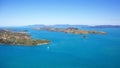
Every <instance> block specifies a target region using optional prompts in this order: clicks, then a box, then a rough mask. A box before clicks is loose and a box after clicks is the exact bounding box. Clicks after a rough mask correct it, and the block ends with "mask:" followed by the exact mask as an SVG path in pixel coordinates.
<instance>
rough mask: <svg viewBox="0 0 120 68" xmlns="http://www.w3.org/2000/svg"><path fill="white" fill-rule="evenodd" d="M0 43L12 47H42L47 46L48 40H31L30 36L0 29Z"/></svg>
mask: <svg viewBox="0 0 120 68" xmlns="http://www.w3.org/2000/svg"><path fill="white" fill-rule="evenodd" d="M0 43H1V44H12V45H27V46H34V45H43V44H49V43H50V41H49V40H42V39H37V40H36V39H32V38H31V36H30V35H29V34H27V33H25V32H14V31H10V30H5V29H0Z"/></svg>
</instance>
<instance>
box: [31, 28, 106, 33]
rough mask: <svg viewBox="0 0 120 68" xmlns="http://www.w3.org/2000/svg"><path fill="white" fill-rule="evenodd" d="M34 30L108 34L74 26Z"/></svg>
mask: <svg viewBox="0 0 120 68" xmlns="http://www.w3.org/2000/svg"><path fill="white" fill-rule="evenodd" d="M33 29H34V30H47V31H53V32H64V33H72V34H106V32H104V31H95V30H81V29H78V28H74V27H68V28H54V27H43V28H33Z"/></svg>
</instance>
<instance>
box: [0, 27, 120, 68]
mask: <svg viewBox="0 0 120 68" xmlns="http://www.w3.org/2000/svg"><path fill="white" fill-rule="evenodd" d="M15 29H16V30H22V29H21V28H15ZM84 29H88V28H84ZM27 30H28V33H29V34H31V35H32V38H36V39H49V40H51V43H50V44H48V45H43V46H32V47H29V46H9V45H4V44H0V68H120V28H102V29H99V28H94V29H93V28H89V29H88V30H99V31H106V32H107V33H108V34H106V35H87V38H85V39H83V38H82V35H75V34H65V33H62V32H49V31H35V30H31V29H27Z"/></svg>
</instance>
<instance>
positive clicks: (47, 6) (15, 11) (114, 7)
mask: <svg viewBox="0 0 120 68" xmlns="http://www.w3.org/2000/svg"><path fill="white" fill-rule="evenodd" d="M119 3H120V1H119V0H0V9H1V11H0V26H26V25H35V24H44V25H56V24H70V25H92V26H94V25H120V5H119Z"/></svg>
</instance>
